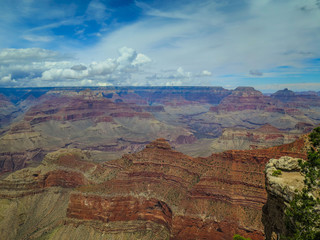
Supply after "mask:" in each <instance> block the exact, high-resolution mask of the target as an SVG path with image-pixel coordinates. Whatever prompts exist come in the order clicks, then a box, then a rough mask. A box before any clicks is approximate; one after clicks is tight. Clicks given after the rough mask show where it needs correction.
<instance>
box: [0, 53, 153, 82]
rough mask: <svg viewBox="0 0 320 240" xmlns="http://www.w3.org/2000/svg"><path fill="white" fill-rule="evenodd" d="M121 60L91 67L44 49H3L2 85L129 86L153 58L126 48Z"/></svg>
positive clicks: (1, 59) (0, 59) (114, 59)
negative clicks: (133, 76)
mask: <svg viewBox="0 0 320 240" xmlns="http://www.w3.org/2000/svg"><path fill="white" fill-rule="evenodd" d="M119 55H120V56H119V57H117V58H107V59H105V60H103V61H99V62H91V63H90V64H87V65H86V64H83V63H82V64H79V63H76V62H74V60H72V59H70V60H69V61H66V60H65V59H64V57H63V55H61V54H59V53H58V52H54V51H49V50H46V49H40V48H29V49H2V50H1V51H0V80H1V81H0V84H1V85H2V86H34V85H36V86H60V85H77V84H78V85H93V86H94V85H99V86H102V85H110V84H117V85H121V84H122V83H126V84H128V82H127V80H128V79H131V77H132V75H133V74H138V73H140V72H142V71H143V70H142V68H143V66H144V65H145V64H147V63H149V62H151V59H150V58H149V57H147V56H146V55H144V54H142V53H137V52H136V51H135V50H134V49H132V48H128V47H122V48H120V49H119Z"/></svg>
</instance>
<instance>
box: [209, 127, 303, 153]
mask: <svg viewBox="0 0 320 240" xmlns="http://www.w3.org/2000/svg"><path fill="white" fill-rule="evenodd" d="M299 136H300V134H298V133H288V132H285V131H281V130H279V129H278V128H276V127H274V126H272V125H270V124H265V125H263V126H261V127H260V128H257V129H253V130H247V129H243V128H229V129H225V130H224V131H223V133H222V135H221V136H220V137H219V138H218V139H216V140H214V141H213V143H212V148H213V149H214V150H215V152H218V151H219V150H220V151H222V150H228V149H230V148H233V149H239V150H240V149H261V148H268V147H272V146H278V145H283V144H287V143H291V142H293V141H295V140H297V139H298V138H299Z"/></svg>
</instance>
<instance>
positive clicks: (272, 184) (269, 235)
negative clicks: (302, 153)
mask: <svg viewBox="0 0 320 240" xmlns="http://www.w3.org/2000/svg"><path fill="white" fill-rule="evenodd" d="M302 161H303V160H302ZM265 177H266V189H267V194H268V198H267V202H266V204H265V205H264V207H263V217H262V222H263V224H264V227H265V236H266V240H277V239H280V236H281V237H283V236H289V235H291V234H292V231H291V230H290V229H289V228H288V224H287V217H286V214H285V212H286V210H287V209H288V207H289V205H290V202H291V201H292V200H293V199H294V198H295V196H296V195H297V194H298V193H301V191H302V189H303V188H304V187H305V183H304V179H305V177H304V175H303V174H302V173H301V169H300V166H299V158H292V157H288V156H284V157H281V158H279V159H271V160H270V161H269V162H268V163H267V164H266V168H265ZM310 194H312V193H310ZM312 195H313V194H312ZM310 196H311V195H310ZM313 197H314V198H315V196H313ZM301 239H302V238H301ZM316 239H318V238H316Z"/></svg>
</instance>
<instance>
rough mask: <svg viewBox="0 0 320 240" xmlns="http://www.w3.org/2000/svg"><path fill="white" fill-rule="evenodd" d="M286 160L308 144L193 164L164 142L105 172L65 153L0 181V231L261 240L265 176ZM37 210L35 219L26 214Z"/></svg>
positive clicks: (84, 157) (76, 153)
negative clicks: (269, 165)
mask: <svg viewBox="0 0 320 240" xmlns="http://www.w3.org/2000/svg"><path fill="white" fill-rule="evenodd" d="M283 155H288V156H292V157H301V158H304V157H305V152H304V140H303V139H300V140H299V141H296V142H295V143H292V144H288V145H284V146H281V147H273V148H269V149H264V150H251V151H239V150H238V151H227V152H223V153H216V154H212V155H211V156H210V157H207V158H192V157H189V156H187V155H184V154H182V153H180V152H177V151H175V150H173V149H172V148H171V146H170V145H169V144H168V142H167V141H166V140H165V139H158V140H156V141H154V142H152V143H150V144H148V145H147V146H146V148H145V149H143V150H142V151H140V152H138V153H134V154H127V155H124V156H123V157H122V158H120V159H117V160H112V161H105V162H103V163H101V164H97V163H93V162H92V156H91V153H90V152H89V151H81V150H78V149H62V150H59V151H57V152H53V153H50V154H48V155H47V156H46V157H45V159H44V161H43V162H42V163H41V164H40V165H39V166H37V167H34V168H25V169H22V170H19V171H16V172H14V173H12V174H10V175H8V176H7V177H5V178H3V179H2V180H1V181H0V202H2V203H4V205H3V206H4V207H3V208H1V209H0V216H4V215H6V214H7V212H11V215H10V216H8V217H7V218H1V217H0V231H2V233H3V234H2V236H8V237H6V238H4V239H23V238H30V239H32V238H37V237H38V238H39V237H43V238H48V237H49V236H50V239H61V238H68V239H102V238H103V236H107V238H108V237H109V238H111V236H112V238H113V239H150V238H154V239H184V240H186V239H221V240H224V239H225V240H227V239H231V238H232V236H233V235H234V234H235V233H238V234H241V235H243V236H246V237H251V238H252V239H257V240H259V239H261V240H262V239H264V231H263V226H262V223H261V209H262V206H263V205H264V204H265V202H266V199H267V195H266V192H265V185H264V174H263V169H264V166H265V163H266V162H267V161H268V159H270V158H279V157H281V156H283ZM291 165H292V164H291ZM281 166H282V165H281ZM58 197H60V198H61V199H60V200H59V201H56V200H55V199H57V198H58ZM49 199H53V200H52V202H50V203H49V202H48V203H47V202H46V201H50V200H49ZM37 204H38V206H39V207H38V208H39V209H38V210H37V211H36V212H35V214H33V213H32V212H30V211H29V210H28V208H26V206H36V205H37ZM58 204H59V207H58V206H57V205H58ZM14 209H15V210H14ZM56 211H59V212H56ZM49 213H50V214H49ZM48 214H49V215H50V220H41V219H45V218H46V217H45V216H47V215H48ZM19 216H22V217H20V218H21V219H22V220H21V221H20V220H19V221H20V222H19V221H18V222H19V224H12V222H13V221H17V220H16V219H18V218H19ZM38 219H39V220H41V221H40V222H38ZM10 224H12V226H11V225H10ZM32 224H37V225H36V226H37V227H36V228H35V226H34V225H32ZM9 226H10V227H11V228H10V229H11V232H10V233H9V232H8V231H7V230H6V229H8V228H9Z"/></svg>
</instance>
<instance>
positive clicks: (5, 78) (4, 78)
mask: <svg viewBox="0 0 320 240" xmlns="http://www.w3.org/2000/svg"><path fill="white" fill-rule="evenodd" d="M11 81H12V78H11V74H9V75H7V76H3V77H2V78H1V80H0V82H1V83H8V82H11Z"/></svg>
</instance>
